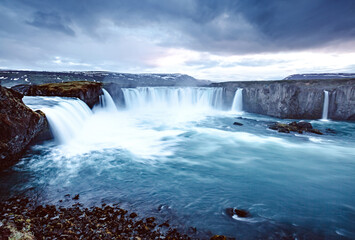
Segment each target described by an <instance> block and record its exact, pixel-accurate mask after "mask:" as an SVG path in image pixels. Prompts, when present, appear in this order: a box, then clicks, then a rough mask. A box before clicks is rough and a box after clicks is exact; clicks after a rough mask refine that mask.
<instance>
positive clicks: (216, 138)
mask: <svg viewBox="0 0 355 240" xmlns="http://www.w3.org/2000/svg"><path fill="white" fill-rule="evenodd" d="M36 101H37V102H38V101H39V100H38V99H37V100H36ZM36 101H35V102H36ZM47 105H48V106H49V107H50V106H55V105H57V104H47ZM48 106H46V107H48ZM152 109H155V110H154V111H153V110H152ZM234 121H238V122H240V123H243V124H244V125H243V126H234V125H233V122H234ZM273 121H281V120H280V119H274V118H270V117H266V116H260V115H255V114H249V113H236V112H234V113H233V112H229V111H219V110H216V109H201V108H198V109H197V108H194V107H193V106H186V105H185V106H184V107H183V108H179V107H174V108H170V109H169V108H163V107H162V108H158V109H157V108H156V106H153V108H147V107H146V106H144V107H142V108H136V107H134V108H133V107H132V108H130V109H126V110H118V111H112V110H110V111H105V110H102V109H96V110H94V112H93V114H92V115H90V116H87V117H86V118H85V119H83V121H82V124H79V125H81V129H80V131H78V132H76V133H75V135H74V136H71V137H70V138H69V139H67V141H66V142H64V143H58V142H57V141H47V142H44V143H40V144H38V145H35V146H33V147H32V148H31V149H29V150H28V151H27V153H26V155H25V156H24V157H23V158H22V159H21V161H20V162H19V163H18V164H17V165H15V166H14V167H13V168H11V169H9V170H6V171H4V172H2V173H1V175H0V180H1V181H0V182H1V185H0V193H1V196H2V197H3V198H6V197H8V196H9V195H16V194H25V195H27V196H30V197H31V198H34V199H36V200H37V201H38V202H41V203H52V204H58V205H65V204H72V202H70V201H68V202H66V201H64V202H62V203H59V202H58V200H59V199H65V198H64V195H65V194H67V193H69V194H72V195H74V194H78V193H79V194H80V201H81V202H82V203H83V204H84V205H87V206H90V205H94V204H101V203H102V202H105V203H115V202H118V203H120V204H121V206H123V207H125V208H128V209H130V210H134V211H138V213H139V214H140V215H141V216H144V215H146V216H151V215H154V216H157V217H158V219H160V220H162V221H163V220H169V221H170V222H171V224H172V225H176V226H180V227H181V228H182V229H183V230H185V231H187V232H192V230H191V228H190V227H196V228H197V230H198V231H197V236H199V237H201V238H207V237H208V236H209V235H210V234H212V233H213V234H223V235H227V236H230V237H236V238H237V239H257V238H259V239H266V238H270V239H281V238H282V237H289V238H297V239H355V228H354V226H355V123H350V122H335V121H311V123H312V125H313V126H314V127H315V128H318V129H320V130H321V131H323V132H325V133H326V134H325V135H322V136H320V135H315V134H308V133H306V134H294V133H291V134H285V133H277V132H275V131H272V130H269V129H268V128H267V126H268V124H270V122H273ZM283 122H289V121H287V120H284V121H283ZM327 128H331V129H333V130H335V132H326V129H327ZM328 131H329V130H328ZM230 207H237V208H241V209H246V210H248V211H249V212H250V213H251V216H252V217H251V218H247V219H233V218H231V217H229V216H227V215H226V214H225V209H226V208H230Z"/></svg>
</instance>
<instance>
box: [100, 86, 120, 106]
mask: <svg viewBox="0 0 355 240" xmlns="http://www.w3.org/2000/svg"><path fill="white" fill-rule="evenodd" d="M102 92H103V95H101V96H100V106H101V107H102V108H103V109H105V110H107V111H116V110H117V108H116V104H115V102H114V101H113V99H112V97H111V95H110V94H109V93H108V92H107V91H106V90H105V89H102Z"/></svg>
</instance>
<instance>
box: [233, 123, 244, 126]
mask: <svg viewBox="0 0 355 240" xmlns="http://www.w3.org/2000/svg"><path fill="white" fill-rule="evenodd" d="M233 125H236V126H243V123H240V122H234V123H233Z"/></svg>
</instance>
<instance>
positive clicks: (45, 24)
mask: <svg viewBox="0 0 355 240" xmlns="http://www.w3.org/2000/svg"><path fill="white" fill-rule="evenodd" d="M27 23H28V24H29V25H32V26H35V27H38V28H45V29H49V30H53V31H59V32H62V33H65V34H67V35H69V36H75V32H74V31H73V30H72V29H71V28H70V27H69V24H70V20H69V19H64V18H63V17H61V16H60V15H59V14H58V13H57V12H48V13H45V12H40V11H37V12H35V13H34V16H33V19H32V20H30V21H27Z"/></svg>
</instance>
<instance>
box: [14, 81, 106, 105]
mask: <svg viewBox="0 0 355 240" xmlns="http://www.w3.org/2000/svg"><path fill="white" fill-rule="evenodd" d="M101 87H102V83H99V82H87V81H76V82H64V83H47V84H41V85H17V86H14V87H12V89H13V90H16V91H19V92H21V93H22V94H24V95H26V96H58V97H76V98H79V99H81V100H82V101H83V102H85V103H86V104H87V105H88V106H89V107H90V108H92V107H93V106H94V105H96V104H97V103H99V102H100V95H102V89H101Z"/></svg>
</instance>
